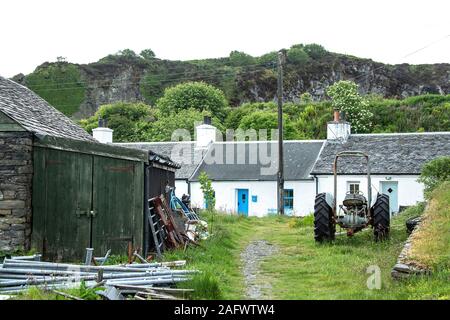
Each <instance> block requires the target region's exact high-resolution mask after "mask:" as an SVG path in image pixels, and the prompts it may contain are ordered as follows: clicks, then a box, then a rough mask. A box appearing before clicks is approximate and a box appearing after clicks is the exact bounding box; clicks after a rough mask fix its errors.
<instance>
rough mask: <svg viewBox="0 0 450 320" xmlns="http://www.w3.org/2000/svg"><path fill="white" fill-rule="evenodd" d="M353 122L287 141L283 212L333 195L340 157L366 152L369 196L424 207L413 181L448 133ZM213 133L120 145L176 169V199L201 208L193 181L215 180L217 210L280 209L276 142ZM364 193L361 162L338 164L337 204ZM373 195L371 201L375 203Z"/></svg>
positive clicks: (301, 212)
mask: <svg viewBox="0 0 450 320" xmlns="http://www.w3.org/2000/svg"><path fill="white" fill-rule="evenodd" d="M350 132H351V128H350V124H349V123H348V122H345V121H342V120H340V119H339V118H338V117H337V116H336V115H335V120H334V121H331V122H329V123H328V128H327V139H326V140H298V141H285V142H284V160H285V168H284V173H285V185H284V187H285V192H284V206H285V212H286V213H287V214H289V215H297V216H305V215H308V214H311V213H312V212H313V211H314V198H315V195H316V194H317V193H320V192H330V193H332V192H333V185H334V181H333V169H332V168H333V161H334V157H335V156H336V154H337V153H338V152H340V151H363V152H365V153H366V154H368V156H369V160H370V164H371V173H372V182H371V185H372V186H371V188H372V194H373V195H376V193H377V192H383V193H386V194H389V196H390V200H391V201H390V203H391V211H392V212H398V211H399V210H400V209H401V208H402V207H406V206H411V205H414V204H416V203H417V202H418V201H423V185H422V184H420V183H419V182H417V178H418V176H419V175H420V172H421V168H422V165H423V164H424V163H425V162H427V161H430V160H432V159H434V158H436V157H439V156H449V155H450V132H433V133H395V134H351V133H350ZM216 133H217V132H216V128H215V127H213V126H211V124H210V122H206V123H204V124H202V125H200V126H197V127H196V141H186V142H144V143H121V144H120V145H123V146H128V147H133V148H139V149H146V150H152V151H153V152H156V153H158V154H162V155H164V156H168V157H170V158H171V159H172V160H173V161H175V162H177V163H179V164H181V169H180V170H177V172H176V176H175V179H176V180H175V186H176V194H177V195H178V196H179V197H181V195H183V194H190V195H191V201H192V205H193V206H194V207H199V208H204V207H205V202H204V199H203V193H202V191H201V189H200V183H199V181H198V177H199V175H200V173H201V172H202V171H204V172H206V173H207V174H208V175H209V177H210V178H211V180H212V186H213V188H214V190H215V196H216V209H218V210H222V211H226V212H230V213H231V212H233V213H240V214H243V215H248V216H265V215H268V214H276V211H277V209H276V208H277V196H276V195H277V171H276V169H277V167H278V165H277V155H278V149H277V143H276V142H274V141H247V142H244V141H234V142H220V141H216V137H217V135H216ZM349 191H350V192H357V191H362V192H364V193H366V192H367V177H366V167H365V164H364V161H363V160H361V159H360V158H345V159H341V160H339V162H338V197H337V201H338V203H341V202H342V200H343V198H344V196H345V193H346V192H349ZM375 198H376V197H373V199H375Z"/></svg>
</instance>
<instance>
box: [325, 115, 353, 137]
mask: <svg viewBox="0 0 450 320" xmlns="http://www.w3.org/2000/svg"><path fill="white" fill-rule="evenodd" d="M350 130H351V128H350V123H348V122H347V121H342V120H340V121H330V122H328V124H327V140H340V141H347V138H348V136H349V135H350Z"/></svg>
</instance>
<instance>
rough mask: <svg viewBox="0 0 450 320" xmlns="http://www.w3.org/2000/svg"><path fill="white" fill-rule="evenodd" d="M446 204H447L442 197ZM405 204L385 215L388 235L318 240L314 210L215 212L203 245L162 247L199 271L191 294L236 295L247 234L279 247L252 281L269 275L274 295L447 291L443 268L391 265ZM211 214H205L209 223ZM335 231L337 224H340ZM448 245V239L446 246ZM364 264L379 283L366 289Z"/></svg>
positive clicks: (240, 290)
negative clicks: (416, 271) (408, 272)
mask: <svg viewBox="0 0 450 320" xmlns="http://www.w3.org/2000/svg"><path fill="white" fill-rule="evenodd" d="M447 205H448V204H447ZM421 207H422V208H423V205H422V206H417V207H411V208H409V209H407V210H405V211H404V212H402V213H401V214H399V215H398V216H396V217H394V218H393V220H392V223H391V235H390V239H389V240H387V241H385V242H382V243H379V242H375V241H374V240H373V234H372V229H370V228H369V229H366V230H365V231H362V232H360V233H357V234H356V235H355V236H354V237H352V238H347V237H346V236H345V235H339V236H337V238H336V241H334V242H333V243H328V244H316V243H315V242H314V237H313V224H312V217H305V218H295V217H292V218H290V217H277V216H275V217H265V218H244V217H236V216H224V215H221V214H216V215H215V216H214V223H213V225H212V226H213V229H214V230H215V231H213V233H214V235H213V236H212V237H211V238H210V239H209V240H207V241H204V242H202V245H201V247H197V248H193V247H191V248H189V249H188V250H187V251H186V252H183V251H182V250H179V251H175V252H172V253H170V254H168V255H166V258H167V259H168V260H171V259H186V260H187V261H188V266H190V267H192V268H195V269H199V270H201V271H202V272H203V273H202V274H201V275H199V276H198V277H197V278H196V279H195V280H194V281H193V282H189V283H185V284H184V287H190V288H194V289H196V292H195V294H194V295H192V296H191V298H193V299H212V298H222V299H242V298H245V285H244V279H243V276H242V270H241V267H242V262H241V260H240V252H241V251H242V250H243V249H244V248H245V247H246V246H247V245H248V244H249V243H250V242H251V241H253V240H259V239H265V240H267V241H269V242H271V243H273V244H275V245H277V246H278V247H279V249H280V250H279V251H278V253H277V254H276V255H274V256H272V257H270V258H268V259H266V260H265V261H263V262H262V264H261V266H260V271H261V272H260V274H259V275H258V281H259V282H261V283H270V285H271V287H272V289H271V290H270V291H271V292H270V293H269V296H270V297H272V298H275V299H449V298H450V296H449V292H450V287H449V284H448V277H449V275H450V272H449V268H448V267H447V268H441V269H440V270H439V271H438V272H435V273H433V275H432V276H429V277H417V278H413V279H410V280H407V281H394V280H393V279H392V278H391V269H392V267H393V266H394V264H395V263H396V260H397V257H398V255H399V253H400V251H401V250H402V248H403V244H404V241H405V240H406V239H407V236H408V235H407V233H406V227H405V221H406V220H407V219H408V218H410V217H415V216H417V215H418V214H420V212H421V210H422V209H421ZM212 217H213V216H212V215H207V216H206V218H207V220H208V221H209V222H210V224H211V218H212ZM338 232H339V230H338ZM447 248H448V246H447ZM369 266H378V267H379V268H380V271H381V281H382V282H381V283H382V287H381V289H380V290H376V289H372V290H371V289H368V287H367V281H368V278H369V277H370V276H371V273H368V272H367V270H368V267H369Z"/></svg>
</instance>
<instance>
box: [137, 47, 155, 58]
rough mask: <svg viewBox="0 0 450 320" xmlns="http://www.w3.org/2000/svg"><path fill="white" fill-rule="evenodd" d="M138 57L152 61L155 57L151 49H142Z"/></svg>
mask: <svg viewBox="0 0 450 320" xmlns="http://www.w3.org/2000/svg"><path fill="white" fill-rule="evenodd" d="M139 55H140V56H141V57H142V58H144V59H145V60H152V59H154V58H155V57H156V56H155V53H154V52H153V50H152V49H144V50H142V51H141V53H140V54H139Z"/></svg>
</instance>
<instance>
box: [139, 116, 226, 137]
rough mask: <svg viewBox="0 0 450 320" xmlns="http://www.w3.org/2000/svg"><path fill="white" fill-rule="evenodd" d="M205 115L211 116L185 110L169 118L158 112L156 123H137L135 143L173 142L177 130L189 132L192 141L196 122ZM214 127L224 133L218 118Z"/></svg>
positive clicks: (200, 120) (213, 122) (213, 120)
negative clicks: (173, 135)
mask: <svg viewBox="0 0 450 320" xmlns="http://www.w3.org/2000/svg"><path fill="white" fill-rule="evenodd" d="M205 115H209V116H211V113H210V112H208V111H198V110H197V109H193V108H190V109H184V110H180V111H178V112H176V113H172V114H170V116H167V114H166V113H164V112H162V111H161V110H156V112H155V118H156V120H154V121H146V120H141V121H139V122H137V123H136V126H135V134H134V136H133V139H134V141H171V138H172V134H173V133H174V131H175V130H178V129H185V130H187V131H189V133H190V135H191V139H193V137H194V129H195V128H194V124H195V122H202V121H203V117H204V116H205ZM212 125H214V126H215V127H216V128H217V129H218V130H220V131H224V128H223V126H222V125H221V123H220V121H219V119H218V118H216V117H213V118H212Z"/></svg>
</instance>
